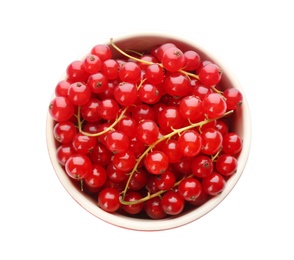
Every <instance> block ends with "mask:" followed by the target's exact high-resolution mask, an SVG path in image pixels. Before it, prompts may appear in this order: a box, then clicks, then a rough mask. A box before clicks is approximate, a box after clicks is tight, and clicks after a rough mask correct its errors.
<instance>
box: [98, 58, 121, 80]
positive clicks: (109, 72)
mask: <svg viewBox="0 0 294 260" xmlns="http://www.w3.org/2000/svg"><path fill="white" fill-rule="evenodd" d="M118 71H119V64H118V62H117V61H116V60H114V59H108V60H105V61H104V62H103V63H102V68H101V73H102V74H103V75H104V76H105V77H106V78H107V79H108V80H113V79H116V78H117V77H118Z"/></svg>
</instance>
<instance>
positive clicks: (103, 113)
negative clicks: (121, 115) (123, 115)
mask: <svg viewBox="0 0 294 260" xmlns="http://www.w3.org/2000/svg"><path fill="white" fill-rule="evenodd" d="M118 112H119V105H118V103H117V102H116V101H115V100H114V99H112V98H106V99H103V100H101V103H100V104H99V109H98V114H99V116H100V117H101V118H103V119H105V120H114V119H115V118H116V117H117V115H118Z"/></svg>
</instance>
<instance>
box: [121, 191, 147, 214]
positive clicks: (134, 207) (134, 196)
mask: <svg viewBox="0 0 294 260" xmlns="http://www.w3.org/2000/svg"><path fill="white" fill-rule="evenodd" d="M140 199H142V195H141V194H140V193H139V192H136V191H130V192H128V193H127V194H126V196H125V198H124V201H126V202H134V201H138V200H140ZM143 208H144V203H143V202H140V203H134V204H129V205H124V204H122V209H123V210H124V211H125V212H126V213H128V214H131V215H134V214H138V213H140V212H141V211H142V209H143Z"/></svg>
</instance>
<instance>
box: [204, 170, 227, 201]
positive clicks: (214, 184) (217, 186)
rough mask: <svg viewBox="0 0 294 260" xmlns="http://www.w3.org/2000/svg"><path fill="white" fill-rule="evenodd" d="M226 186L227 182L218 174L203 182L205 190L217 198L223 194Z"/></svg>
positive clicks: (209, 176) (208, 177)
mask: <svg viewBox="0 0 294 260" xmlns="http://www.w3.org/2000/svg"><path fill="white" fill-rule="evenodd" d="M225 185H226V181H225V179H224V177H223V176H222V175H220V174H219V173H217V172H212V173H211V174H210V175H208V176H207V177H205V178H203V180H202V188H203V190H204V191H205V192H206V193H207V194H209V195H212V196H216V195H218V194H219V193H221V192H222V191H223V190H224V188H225Z"/></svg>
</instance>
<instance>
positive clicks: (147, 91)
mask: <svg viewBox="0 0 294 260" xmlns="http://www.w3.org/2000/svg"><path fill="white" fill-rule="evenodd" d="M138 96H139V98H140V100H141V101H143V102H145V103H147V104H155V103H157V102H158V101H159V99H160V93H159V90H158V88H157V87H156V86H155V85H152V84H149V83H147V84H143V85H142V86H141V87H140V89H139V91H138Z"/></svg>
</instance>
